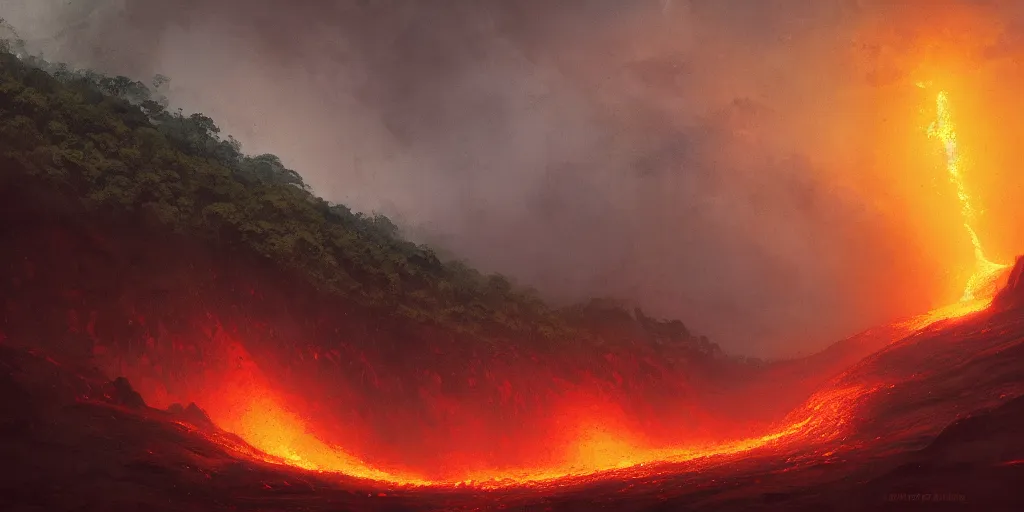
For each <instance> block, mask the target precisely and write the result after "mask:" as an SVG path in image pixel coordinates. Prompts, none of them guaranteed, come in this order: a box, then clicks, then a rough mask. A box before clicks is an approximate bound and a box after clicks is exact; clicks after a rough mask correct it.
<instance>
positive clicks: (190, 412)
mask: <svg viewBox="0 0 1024 512" xmlns="http://www.w3.org/2000/svg"><path fill="white" fill-rule="evenodd" d="M167 412H169V413H171V414H173V415H174V416H175V417H177V418H178V419H180V420H181V421H184V422H186V423H190V424H191V425H193V426H196V427H199V428H213V426H214V425H213V420H211V419H210V416H209V415H208V414H206V411H204V410H202V409H201V408H200V407H199V406H198V405H196V404H195V402H190V403H189V404H188V406H185V407H182V405H181V404H171V406H170V407H168V408H167Z"/></svg>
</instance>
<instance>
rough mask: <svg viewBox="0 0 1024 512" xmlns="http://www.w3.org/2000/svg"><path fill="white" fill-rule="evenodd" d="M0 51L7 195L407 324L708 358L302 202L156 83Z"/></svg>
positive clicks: (305, 191) (392, 230) (273, 170)
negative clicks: (632, 343)
mask: <svg viewBox="0 0 1024 512" xmlns="http://www.w3.org/2000/svg"><path fill="white" fill-rule="evenodd" d="M2 50H3V51H0V166H2V169H3V172H4V173H5V174H8V176H7V177H6V178H8V179H9V180H10V181H9V183H18V184H19V185H22V186H31V185H33V184H35V185H36V186H42V187H46V188H47V189H48V190H56V191H59V194H60V195H61V197H62V198H63V200H65V201H70V202H74V203H75V204H76V206H77V207H81V208H84V209H85V210H86V211H88V212H92V213H93V214H95V215H98V216H108V217H112V218H122V219H131V220H132V221H136V220H137V221H139V222H145V223H148V225H149V226H153V227H157V228H160V229H167V230H173V231H175V232H177V233H182V234H188V235H191V236H199V237H204V238H207V239H210V240H211V241H215V242H216V243H222V244H231V245H234V246H238V247H245V248H248V249H251V250H252V251H255V252H257V253H259V254H260V255H262V256H264V257H266V258H268V259H270V260H272V261H274V262H276V263H278V264H279V265H281V266H282V267H285V268H287V269H288V270H290V271H292V272H295V273H297V274H299V275H301V276H303V277H304V278H306V279H308V281H309V282H310V283H312V284H314V285H316V286H318V287H321V288H324V289H326V290H329V291H330V292H332V293H336V294H339V295H341V296H344V297H346V298H348V299H350V300H353V301H355V302H358V303H360V304H363V305H366V306H369V307H373V308H378V309H380V310H382V311H388V312H390V313H391V314H396V315H399V316H402V317H406V318H408V319H411V320H413V321H416V322H421V323H429V324H433V325H437V326H441V327H444V328H447V329H453V330H457V331H462V332H466V331H468V332H471V333H474V334H476V335H480V336H484V337H488V338H492V339H496V338H502V339H533V340H542V339H547V340H557V339H561V340H565V339H574V340H576V341H577V342H581V343H587V342H599V341H600V340H601V339H602V338H604V337H605V336H606V334H605V333H607V332H618V333H622V334H625V335H627V336H631V335H630V333H633V334H636V333H638V332H639V333H641V334H642V335H643V336H642V337H644V338H647V339H654V340H660V341H663V342H671V343H674V344H681V345H686V346H687V347H688V348H689V349H691V350H693V352H694V353H695V354H699V355H702V356H713V355H716V354H718V353H719V350H718V347H717V346H716V345H714V344H713V343H711V342H709V341H708V340H707V338H704V337H696V336H691V335H690V333H689V332H688V331H687V329H686V328H685V327H684V326H683V325H682V323H680V322H678V321H674V322H661V321H655V320H652V319H649V318H647V317H646V316H644V315H643V313H641V312H639V311H636V312H634V313H629V312H627V311H626V310H624V309H622V308H621V307H618V306H615V305H613V304H609V303H606V302H603V301H592V302H590V303H588V304H585V305H581V306H577V307H572V308H566V309H555V308H552V307H550V306H548V305H547V304H545V302H543V301H542V300H541V299H539V298H538V297H537V295H536V294H535V293H533V292H531V291H529V290H520V289H518V288H517V287H515V286H513V284H512V283H510V282H509V280H508V279H506V278H505V277H503V276H501V275H481V274H480V273H479V272H477V271H476V270H474V269H472V268H470V267H469V266H467V265H465V264H463V263H461V262H458V261H453V262H442V261H440V260H439V258H438V256H437V255H436V254H435V253H434V252H433V251H432V250H431V249H430V248H429V247H426V246H422V245H416V244H414V243H411V242H409V241H407V240H404V239H403V238H402V237H401V236H400V234H399V229H398V227H396V226H395V225H394V224H393V223H392V222H391V221H390V220H389V219H388V218H387V217H385V216H383V215H364V214H362V213H354V212H352V211H350V210H349V209H348V208H346V207H345V206H343V205H339V204H332V203H330V202H328V201H325V200H323V199H321V198H319V197H316V196H315V195H314V194H312V193H311V191H310V190H309V188H308V187H307V186H306V185H305V184H304V183H303V180H302V177H301V176H300V175H299V174H298V173H296V172H295V171H293V170H291V169H288V168H287V167H285V165H284V164H283V163H282V162H281V160H280V159H279V158H278V157H276V156H274V155H269V154H265V155H257V156H250V155H245V154H243V153H242V152H241V150H240V144H239V143H238V142H237V141H235V140H234V139H233V138H231V137H230V136H228V137H223V136H221V134H220V130H219V129H218V127H217V126H216V124H215V123H214V121H213V120H211V119H210V118H209V117H206V116H204V115H202V114H198V113H196V114H191V115H185V114H184V113H182V112H181V111H180V110H177V111H173V110H168V108H167V104H168V103H167V101H166V98H165V97H164V96H163V95H162V94H161V91H163V90H164V89H165V88H166V85H167V81H168V79H167V78H166V77H163V76H159V75H158V76H157V77H156V78H155V79H154V80H153V82H152V84H151V85H149V86H147V85H146V84H143V83H141V82H138V81H134V80H131V79H129V78H125V77H120V76H118V77H109V76H104V75H102V74H98V73H95V72H92V71H79V70H74V69H71V68H69V67H67V66H65V65H62V64H52V63H49V62H47V61H45V60H42V59H40V58H35V57H31V56H28V55H27V53H25V52H24V51H23V50H22V48H20V47H19V45H18V44H17V42H16V41H15V42H10V41H8V42H6V43H4V46H3V48H2ZM4 181H7V180H4ZM598 326H600V328H598ZM598 332H600V333H602V335H600V336H599V335H598V334H597V333H598ZM617 338H618V339H621V337H620V336H619V337H617Z"/></svg>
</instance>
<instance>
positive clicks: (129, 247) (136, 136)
mask: <svg viewBox="0 0 1024 512" xmlns="http://www.w3.org/2000/svg"><path fill="white" fill-rule="evenodd" d="M6 47H7V49H8V50H11V51H14V52H16V53H17V52H18V50H17V48H16V47H17V42H16V41H14V42H8V43H7V46H6ZM0 112H2V113H3V115H2V116H0V169H2V172H0V229H2V233H3V237H4V238H3V247H4V250H3V251H0V273H2V276H0V296H2V297H3V299H4V302H3V303H2V307H3V308H4V313H5V314H4V318H3V324H2V326H0V337H2V338H3V339H4V342H5V343H7V344H8V345H11V346H17V347H22V348H34V349H41V350H44V351H47V352H48V353H51V354H55V355H57V356H59V357H61V358H68V359H74V360H76V361H82V360H84V361H89V362H90V364H92V365H95V366H97V367H99V368H100V369H101V371H102V372H103V373H104V375H105V376H106V377H107V378H114V377H118V376H124V377H127V378H128V380H129V381H130V382H131V383H132V384H133V386H134V387H135V388H136V389H138V390H139V392H140V393H141V394H142V396H143V397H144V398H145V399H146V400H147V402H148V403H150V404H152V405H155V406H157V407H159V408H161V409H163V408H166V407H168V406H170V405H171V404H173V403H184V404H187V403H189V402H198V403H200V404H201V405H202V406H203V408H205V409H206V410H207V412H208V413H209V415H210V417H211V419H212V420H213V421H214V422H215V423H217V424H218V425H220V426H222V427H224V428H225V429H227V430H230V431H232V432H234V433H236V434H238V435H239V436H242V437H243V438H244V439H245V440H246V441H247V442H249V443H252V444H254V445H256V446H258V447H259V448H260V449H262V450H263V451H266V452H269V453H270V454H271V455H274V456H277V457H282V458H284V459H286V460H289V461H291V462H293V463H295V464H297V465H300V466H303V467H306V468H318V469H324V468H330V469H336V470H344V471H346V472H350V473H352V474H359V475H364V476H368V475H381V474H382V473H381V472H380V471H378V470H381V471H382V470H383V469H387V471H388V472H389V474H399V473H401V474H403V475H411V476H409V478H405V480H406V481H414V480H416V479H417V478H419V479H431V480H432V481H433V480H459V479H464V478H466V477H467V475H477V476H480V477H481V478H500V477H503V476H506V475H507V474H508V473H509V471H510V470H513V469H516V468H524V467H526V468H529V467H530V466H531V465H533V464H538V463H540V464H542V465H545V466H558V465H564V464H576V465H577V466H579V465H582V466H585V467H584V469H589V470H595V469H601V468H604V467H607V466H612V467H614V466H617V465H620V464H621V463H622V461H621V460H618V459H619V458H621V457H619V456H618V455H615V456H613V457H612V459H613V460H596V459H593V458H591V459H588V460H580V461H576V460H568V459H571V458H572V457H574V456H575V455H573V453H574V446H575V443H577V442H578V437H579V436H578V435H577V433H576V431H579V430H586V429H591V430H592V425H594V424H597V425H598V426H599V427H602V428H603V427H604V426H605V425H607V424H611V425H612V426H613V427H614V429H615V430H616V431H622V432H625V433H634V434H637V435H642V437H645V438H649V439H651V440H653V441H652V442H655V441H658V440H660V439H664V438H666V437H669V436H679V435H680V434H681V433H685V434H686V435H688V436H691V437H694V438H698V437H705V438H707V437H714V436H720V435H724V434H728V433H729V432H728V430H730V429H732V428H734V425H741V426H742V428H740V427H736V428H735V429H736V430H737V432H735V433H736V434H739V433H740V432H738V430H748V429H749V428H748V425H746V424H744V423H742V422H733V421H721V420H719V419H718V418H717V416H716V415H715V414H712V412H710V411H709V409H710V408H713V407H714V404H707V403H702V402H701V400H702V398H701V397H702V396H706V395H705V394H703V393H702V392H701V391H700V390H701V389H702V388H705V387H714V386H717V385H718V383H719V381H721V380H722V379H723V377H721V376H723V375H729V376H730V377H729V378H732V376H740V377H742V376H743V375H747V374H751V373H757V372H759V371H761V369H760V365H759V364H757V362H756V361H754V362H748V361H744V360H740V359H737V358H730V357H726V356H724V355H723V354H722V352H721V350H720V349H719V347H718V346H717V345H715V344H714V343H712V342H711V341H710V340H708V339H707V338H706V337H703V336H699V335H696V334H694V333H691V332H690V331H689V330H688V329H687V328H686V326H684V325H683V323H682V322H679V321H665V320H658V319H653V318H649V317H648V316H646V315H644V314H643V312H642V311H639V310H633V311H630V310H628V309H626V308H623V307H621V306H619V305H616V304H614V303H612V302H609V301H602V300H594V301H590V302H588V303H586V304H581V305H577V306H573V307H567V308H556V307H553V306H551V305H549V304H546V303H545V302H543V301H542V300H540V299H539V298H538V297H537V296H536V295H535V294H534V293H531V292H530V291H529V290H523V289H521V288H519V287H516V286H514V285H513V283H511V282H509V280H508V279H506V278H504V277H502V276H499V275H489V276H485V275H481V274H480V273H478V272H476V271H475V270H473V269H471V268H469V267H467V266H466V265H464V264H461V263H459V262H442V261H440V259H439V258H438V256H437V255H436V254H435V253H434V252H433V251H432V250H431V249H430V248H428V247H423V246H417V245H416V244H413V243H410V242H408V241H406V240H404V239H402V237H401V236H400V235H399V233H398V231H397V227H396V226H395V225H394V224H392V223H391V222H390V221H389V220H388V219H387V218H386V217H383V216H379V215H377V216H365V215H361V214H358V213H353V212H351V211H349V210H348V209H347V208H345V207H344V206H341V205H335V204H330V203H328V202H326V201H324V200H322V199H320V198H317V197H315V196H314V195H313V194H312V193H311V192H310V191H309V190H308V189H307V187H306V186H305V185H304V183H303V182H302V179H301V177H300V176H299V175H298V174H297V173H295V172H294V171H291V170H289V169H287V168H286V167H285V166H284V165H283V164H282V162H281V161H280V160H279V159H278V158H276V157H274V156H273V155H258V156H248V155H244V154H242V153H241V152H240V148H239V146H238V144H237V143H236V142H235V141H234V140H233V139H231V138H230V137H227V138H225V137H222V136H221V135H219V130H218V128H217V127H216V125H215V124H214V123H213V121H212V120H211V119H209V118H208V117H206V116H203V115H202V114H193V115H188V116H185V115H183V114H181V113H180V112H174V111H169V110H168V109H167V107H166V100H165V99H164V98H163V97H161V96H160V91H159V90H158V89H157V90H153V89H151V88H148V87H147V86H145V85H144V84H142V83H139V82H136V81H133V80H130V79H128V78H125V77H107V76H103V75H100V74H97V73H93V72H90V71H75V70H71V69H69V68H67V67H65V66H61V65H56V64H52V63H49V62H45V61H43V60H40V59H35V58H32V57H24V58H19V57H17V56H16V55H15V54H14V53H11V52H9V51H0ZM256 410H259V411H263V415H255V414H252V411H256ZM779 413H780V412H779V411H769V410H759V411H757V414H758V415H759V417H764V418H769V417H774V416H775V415H777V414H779ZM745 414H747V411H737V412H735V414H734V415H738V416H741V417H742V416H743V415H745ZM564 418H570V421H571V424H569V425H564V424H562V425H559V424H557V422H559V421H564V420H563V419H564ZM652 419H653V420H652ZM765 421H767V420H765ZM312 432H315V433H316V434H317V436H319V438H320V439H317V440H313V439H311V437H312ZM411 433H412V434H414V435H411ZM326 444H330V445H334V446H342V447H344V448H345V450H346V452H345V453H338V454H335V455H337V456H330V457H327V458H326V459H325V458H323V457H321V455H322V454H323V452H324V450H322V449H321V448H322V447H323V446H324V445H326ZM551 446H555V447H556V448H557V449H556V450H552V449H551ZM495 447H497V448H495ZM541 456H543V457H548V458H549V459H551V460H544V461H541V462H538V457H541ZM581 458H582V459H586V457H581ZM360 460H373V461H374V464H373V465H374V467H373V468H370V467H366V466H367V464H363V463H361V462H359V461H360ZM382 468H383V469H382ZM488 472H489V473H488Z"/></svg>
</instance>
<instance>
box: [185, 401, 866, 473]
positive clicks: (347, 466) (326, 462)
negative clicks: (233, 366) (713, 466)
mask: <svg viewBox="0 0 1024 512" xmlns="http://www.w3.org/2000/svg"><path fill="white" fill-rule="evenodd" d="M249 391H250V392H256V391H257V390H255V389H250V390H249ZM869 391H871V390H868V389H866V388H862V387H851V388H844V389H828V390H825V391H822V392H819V393H817V394H815V395H814V396H812V397H811V398H810V399H809V400H808V401H807V402H806V404H805V405H804V406H803V407H801V408H799V409H798V410H796V411H794V412H793V413H791V414H790V415H789V416H788V417H787V418H786V420H784V421H783V423H782V426H780V427H778V428H776V429H773V430H772V431H771V432H769V433H767V434H765V435H762V436H758V437H751V438H745V439H736V440H732V441H725V442H721V443H714V444H703V445H696V446H679V447H669V448H657V447H649V446H644V445H643V443H640V442H638V441H637V440H636V439H631V438H630V436H629V435H624V433H622V432H609V431H606V430H604V429H602V428H599V427H596V426H594V427H591V428H584V429H581V432H580V433H579V437H578V442H577V443H575V445H574V446H573V447H572V448H571V449H569V450H567V451H566V453H564V454H563V460H564V462H563V463H561V464H557V465H553V466H550V467H536V468H520V469H506V470H497V471H487V472H475V473H470V474H466V475H465V477H464V478H462V479H460V480H430V479H427V478H423V477H419V476H417V475H413V474H407V473H399V472H387V471H384V470H381V469H377V468H374V467H372V466H371V465H369V464H366V463H364V462H363V461H360V460H359V459H357V458H355V457H353V456H351V455H349V454H348V453H346V452H345V451H344V450H343V449H342V448H340V447H337V446H330V445H328V444H326V443H324V442H322V441H320V440H318V439H317V438H316V436H315V435H313V434H312V432H311V431H310V430H309V429H308V427H307V426H306V425H305V424H304V422H303V421H302V420H301V419H300V418H299V417H297V416H295V415H293V414H291V413H290V412H288V411H287V410H286V409H285V408H284V407H283V406H282V405H281V403H280V402H278V401H275V400H274V398H273V397H271V396H269V395H267V394H261V393H256V394H255V396H252V397H251V398H250V399H248V400H245V403H244V404H239V406H240V407H241V409H238V410H235V411H234V412H233V413H231V414H227V415H225V414H223V413H221V414H219V415H217V416H218V417H219V418H220V421H223V422H224V424H223V425H222V427H223V428H225V429H226V430H228V431H230V432H233V433H235V434H236V435H238V436H239V437H240V438H242V439H243V440H244V441H245V442H246V443H248V445H249V446H251V447H252V448H254V449H252V448H249V446H246V445H245V444H241V443H238V442H237V441H234V440H232V439H231V438H230V437H228V436H223V435H213V434H210V433H203V432H201V431H198V430H197V431H196V432H197V433H198V434H200V435H204V436H205V437H207V438H208V439H210V440H212V441H214V442H216V443H218V444H220V445H221V446H223V447H225V448H228V449H229V450H230V451H231V452H233V453H236V454H238V455H242V456H246V457H249V458H253V459H256V460H261V461H264V462H268V463H272V464H280V465H287V466H293V467H297V468H301V469H304V470H309V471H315V472H321V473H335V474H340V475H345V476H351V477H357V478H364V479H368V480H373V481H376V482H379V483H384V484H388V485H398V486H435V487H451V486H456V485H470V486H473V487H476V488H481V489H495V488H504V487H513V486H524V485H550V484H552V483H557V482H571V481H573V480H575V479H583V478H587V479H594V478H599V477H600V476H601V473H605V472H610V471H619V472H620V473H619V474H621V471H623V470H626V471H628V472H629V473H632V474H635V475H641V474H649V473H652V472H655V471H657V469H656V468H657V466H661V465H665V464H677V463H684V462H689V461H695V460H699V459H706V458H710V457H718V456H728V455H735V454H739V453H743V452H749V451H752V450H756V449H759V448H767V447H773V446H779V445H781V444H783V443H788V442H795V441H799V442H800V443H801V445H804V446H806V445H808V444H812V443H814V442H822V441H828V440H830V439H834V438H835V437H837V436H839V435H841V434H842V433H843V432H844V428H845V426H846V425H847V424H848V423H849V418H850V412H851V411H852V408H853V406H854V404H855V403H856V402H857V401H858V400H859V398H860V397H862V396H863V395H865V394H866V393H868V392H869ZM183 426H186V427H187V425H183Z"/></svg>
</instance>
